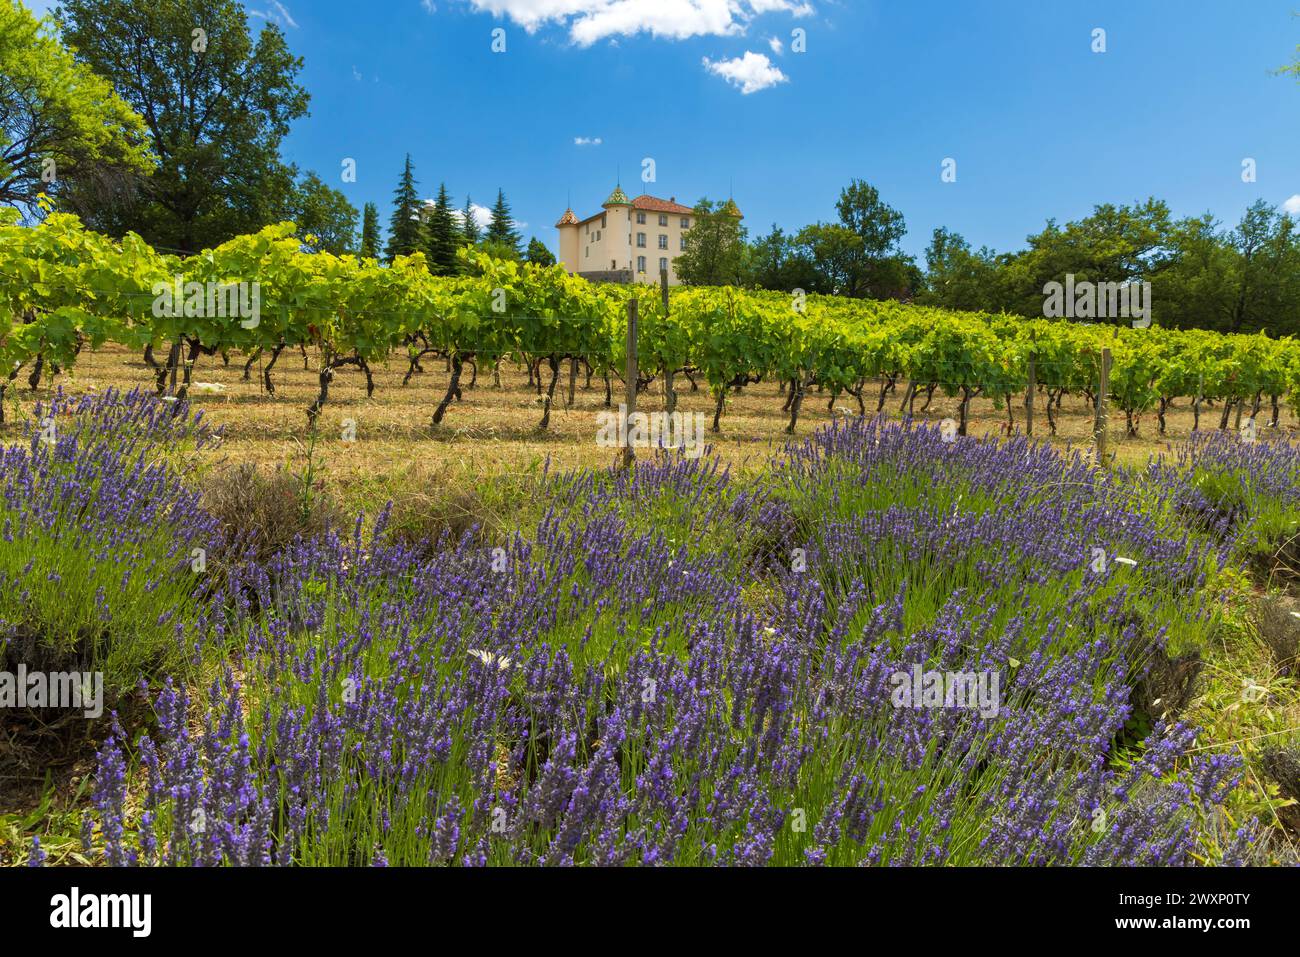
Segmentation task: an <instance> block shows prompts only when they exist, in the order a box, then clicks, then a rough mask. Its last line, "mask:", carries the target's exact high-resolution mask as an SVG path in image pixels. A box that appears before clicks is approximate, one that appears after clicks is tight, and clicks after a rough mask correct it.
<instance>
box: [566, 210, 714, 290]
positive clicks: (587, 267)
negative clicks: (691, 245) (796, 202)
mask: <svg viewBox="0 0 1300 957" xmlns="http://www.w3.org/2000/svg"><path fill="white" fill-rule="evenodd" d="M737 214H739V211H737ZM694 222H695V211H694V210H693V209H691V208H690V207H689V206H683V205H682V204H681V203H679V202H677V200H676V198H675V197H672V198H669V199H659V198H658V197H656V196H649V195H642V196H638V197H636V199H628V198H627V195H626V194H625V193H624V192H623V190H622V188H621V187H616V188H615V190H614V192H613V193H612V194H611V195H610V197H609V199H607V200H605V202H604V203H603V204H602V210H601V212H599V213H596V214H595V215H592V216H588V217H587V218H586V219H579V218H578V217H577V216H576V215H574V212H573V210H572V209H566V210H565V211H564V215H563V216H562V217H561V218H560V221H559V222H558V223H556V224H555V226H556V228H557V229H559V231H560V262H561V263H562V264H563V266H564V268H565V269H567V270H568V271H569V272H571V273H577V274H578V275H580V276H585V277H586V278H588V279H598V280H609V281H615V282H629V281H633V280H635V281H637V282H656V281H658V279H659V271H660V269H667V270H668V283H669V285H673V286H675V285H677V282H678V281H677V272H676V270H675V269H674V267H673V260H675V259H676V258H677V257H678V256H680V255H681V254H682V250H683V248H684V245H683V243H684V239H685V236H686V233H687V232H689V231H690V228H691V226H692V225H693V224H694Z"/></svg>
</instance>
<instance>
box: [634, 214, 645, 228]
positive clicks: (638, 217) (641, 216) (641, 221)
mask: <svg viewBox="0 0 1300 957" xmlns="http://www.w3.org/2000/svg"><path fill="white" fill-rule="evenodd" d="M636 222H637V225H638V226H644V225H645V213H637V214H636Z"/></svg>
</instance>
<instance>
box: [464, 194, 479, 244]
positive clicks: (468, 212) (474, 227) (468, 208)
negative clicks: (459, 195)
mask: <svg viewBox="0 0 1300 957" xmlns="http://www.w3.org/2000/svg"><path fill="white" fill-rule="evenodd" d="M460 216H461V223H460V229H461V234H462V236H463V237H464V240H463V241H464V242H467V243H469V244H470V245H471V246H475V245H477V244H478V240H479V235H478V223H476V222H474V204H473V203H472V202H471V201H470V198H469V197H468V196H466V197H465V209H464V210H463V211H462V212H461V214H460Z"/></svg>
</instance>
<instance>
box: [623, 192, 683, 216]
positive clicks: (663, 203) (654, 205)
mask: <svg viewBox="0 0 1300 957" xmlns="http://www.w3.org/2000/svg"><path fill="white" fill-rule="evenodd" d="M632 208H633V209H648V210H652V211H653V212H656V213H680V214H682V215H686V214H688V213H693V212H695V210H693V209H691V208H690V207H689V206H683V205H682V204H681V203H679V202H677V201H676V198H675V197H674V198H673V199H660V198H659V197H657V196H650V195H647V194H645V193H642V194H641V195H640V196H638V197H637V198H636V199H634V200H632Z"/></svg>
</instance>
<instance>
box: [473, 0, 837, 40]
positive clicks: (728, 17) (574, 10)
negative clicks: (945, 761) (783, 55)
mask: <svg viewBox="0 0 1300 957" xmlns="http://www.w3.org/2000/svg"><path fill="white" fill-rule="evenodd" d="M468 2H469V3H470V4H471V5H472V6H473V7H474V8H475V9H476V10H478V11H480V12H483V13H491V14H492V15H493V16H498V17H506V18H508V19H510V20H512V21H514V22H515V23H517V24H518V25H519V26H521V27H523V28H524V29H525V30H527V31H528V32H529V33H532V32H533V31H535V30H537V29H539V28H540V27H542V26H544V25H545V24H548V23H555V24H559V25H561V26H563V27H565V28H567V29H568V31H569V37H570V39H572V40H573V42H574V43H577V44H578V45H579V46H590V45H591V44H593V43H596V42H598V41H600V40H605V39H609V38H611V37H619V36H632V35H633V34H637V33H649V34H650V35H651V36H655V37H660V38H664V39H670V40H684V39H687V38H688V37H697V36H731V35H734V34H739V33H743V32H744V30H745V26H746V24H748V22H749V21H750V20H752V19H753V18H754V17H756V16H759V15H761V14H767V13H788V14H791V15H792V16H796V17H803V16H808V15H810V14H811V13H813V7H812V5H811V4H809V3H807V2H804V0H654V2H647V0H468Z"/></svg>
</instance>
